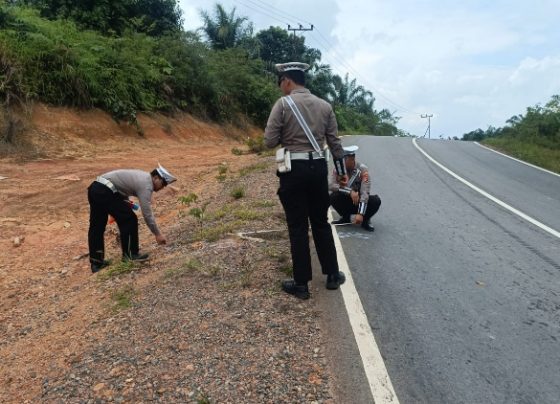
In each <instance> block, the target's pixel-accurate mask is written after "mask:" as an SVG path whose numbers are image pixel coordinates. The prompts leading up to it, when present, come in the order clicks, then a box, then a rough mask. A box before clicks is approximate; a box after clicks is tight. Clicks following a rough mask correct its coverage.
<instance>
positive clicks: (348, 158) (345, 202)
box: [330, 145, 381, 231]
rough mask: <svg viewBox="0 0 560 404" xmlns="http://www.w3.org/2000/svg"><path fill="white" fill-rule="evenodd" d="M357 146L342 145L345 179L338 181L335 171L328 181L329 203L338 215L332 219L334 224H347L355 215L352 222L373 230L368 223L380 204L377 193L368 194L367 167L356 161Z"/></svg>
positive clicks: (369, 182)
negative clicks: (346, 177) (346, 175)
mask: <svg viewBox="0 0 560 404" xmlns="http://www.w3.org/2000/svg"><path fill="white" fill-rule="evenodd" d="M357 151H358V146H355V145H354V146H347V147H344V164H345V166H346V172H347V173H348V180H347V181H340V180H339V179H338V176H337V175H336V172H333V177H332V180H331V183H330V190H331V192H332V193H331V205H332V207H333V208H334V209H335V210H336V212H337V213H338V214H339V215H340V219H338V220H335V221H333V224H335V225H341V224H349V223H351V221H350V216H351V215H355V218H354V223H356V224H359V225H361V226H362V228H363V229H364V230H367V231H374V228H373V226H372V225H371V224H370V223H369V221H370V219H371V217H372V216H373V215H375V214H376V213H377V211H378V210H379V206H381V199H380V198H379V196H378V195H370V192H371V176H370V173H369V170H368V167H367V166H366V165H365V164H362V163H360V162H358V161H356V152H357Z"/></svg>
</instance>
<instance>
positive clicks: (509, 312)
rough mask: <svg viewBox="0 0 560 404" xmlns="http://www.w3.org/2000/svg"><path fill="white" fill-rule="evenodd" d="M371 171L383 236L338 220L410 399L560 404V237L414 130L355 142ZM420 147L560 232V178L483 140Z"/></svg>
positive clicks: (376, 326) (367, 304) (376, 327)
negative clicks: (502, 204)
mask: <svg viewBox="0 0 560 404" xmlns="http://www.w3.org/2000/svg"><path fill="white" fill-rule="evenodd" d="M344 143H345V144H346V145H348V144H358V145H359V146H360V151H359V152H358V159H359V160H361V161H362V162H364V163H365V164H367V165H368V166H369V167H370V169H371V170H372V172H373V180H374V183H373V189H374V190H375V193H378V194H379V195H380V196H381V200H382V205H381V209H380V211H379V213H378V214H377V215H376V216H375V217H374V219H373V222H372V223H373V225H374V226H375V232H374V233H367V232H364V231H363V230H361V229H359V228H356V227H353V226H345V227H338V228H337V231H338V234H339V236H340V238H341V241H342V245H343V248H344V251H345V253H346V258H347V260H348V263H349V265H350V268H351V270H352V274H353V277H354V281H355V283H356V285H357V289H358V293H359V294H360V297H361V300H362V303H363V305H364V308H365V310H366V312H367V316H368V319H369V321H370V324H371V327H372V329H373V332H374V334H375V337H376V339H377V343H378V344H379V347H380V350H381V353H382V355H383V357H384V358H385V364H386V366H387V369H388V371H389V375H390V377H391V380H392V382H393V386H394V388H395V391H396V393H397V396H398V398H399V400H400V402H401V403H558V402H560V239H558V238H556V237H554V236H552V235H551V234H549V233H546V232H545V231H543V230H541V229H539V228H538V227H536V226H534V225H532V224H530V223H528V222H526V221H525V220H523V219H521V218H519V217H517V216H515V215H514V214H512V213H510V212H508V211H507V210H505V209H504V208H502V207H499V206H498V205H496V204H495V203H494V202H491V201H490V200H488V199H487V198H485V197H483V196H482V195H480V194H478V193H476V192H475V191H473V190H472V189H470V188H468V187H467V186H465V185H464V184H462V183H460V182H459V181H457V180H456V179H454V178H453V177H451V176H450V175H449V174H447V173H445V172H444V171H442V170H441V169H440V168H438V167H437V166H435V165H434V164H433V163H431V162H430V161H428V160H427V159H426V158H425V157H424V156H423V155H422V154H421V153H420V152H419V151H418V150H417V149H416V148H415V147H414V145H413V144H412V142H411V139H408V138H383V137H365V136H364V137H356V138H346V139H345V140H344ZM418 145H419V146H420V147H421V148H423V149H424V150H425V151H426V152H427V153H428V154H430V155H431V156H432V157H433V158H434V159H436V160H438V161H439V162H440V163H442V164H443V165H445V166H446V167H447V168H449V169H451V170H453V171H454V172H455V173H457V174H458V175H460V176H463V177H464V178H465V179H466V180H468V181H470V182H472V183H473V184H474V185H476V186H478V187H479V188H482V189H483V190H485V191H487V192H489V193H490V194H492V195H493V196H495V197H497V198H499V199H501V200H503V201H504V202H506V203H507V204H509V205H511V206H513V207H514V208H516V209H518V210H521V211H522V212H524V213H526V214H528V215H529V216H532V217H533V218H535V219H536V220H538V221H540V222H542V223H544V224H545V225H547V226H549V227H551V228H553V229H555V230H557V231H560V177H556V176H553V175H551V174H547V173H544V172H541V171H538V170H536V169H534V168H531V167H527V166H525V165H523V164H520V163H518V162H515V161H512V160H510V159H507V158H505V157H502V156H500V155H497V154H495V153H492V152H491V151H488V150H485V149H483V148H481V147H479V146H477V145H475V144H473V143H467V142H457V141H441V140H438V141H434V140H432V141H429V140H420V141H418Z"/></svg>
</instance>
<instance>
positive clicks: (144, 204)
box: [101, 170, 160, 235]
mask: <svg viewBox="0 0 560 404" xmlns="http://www.w3.org/2000/svg"><path fill="white" fill-rule="evenodd" d="M101 176H102V177H103V178H106V179H108V180H109V181H111V182H112V183H113V185H114V186H115V188H117V191H118V192H119V193H120V194H121V195H123V196H126V197H129V196H135V197H137V198H138V202H139V203H140V209H142V215H143V216H144V220H145V221H146V225H147V226H148V228H149V229H150V231H151V232H152V233H153V234H154V235H158V234H160V231H159V229H158V226H157V224H156V219H155V217H154V214H153V212H152V194H153V193H154V184H153V182H152V175H151V174H150V173H147V172H146V171H142V170H115V171H110V172H108V173H106V174H103V175H101Z"/></svg>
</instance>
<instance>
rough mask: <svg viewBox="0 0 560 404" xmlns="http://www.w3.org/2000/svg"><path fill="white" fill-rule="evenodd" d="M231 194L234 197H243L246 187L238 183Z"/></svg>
mask: <svg viewBox="0 0 560 404" xmlns="http://www.w3.org/2000/svg"><path fill="white" fill-rule="evenodd" d="M229 194H230V196H231V197H232V198H234V199H241V198H243V197H244V196H245V187H243V186H242V185H238V186H236V187H234V188H233V189H232V190H231V192H230V193H229Z"/></svg>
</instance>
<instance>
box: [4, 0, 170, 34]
mask: <svg viewBox="0 0 560 404" xmlns="http://www.w3.org/2000/svg"><path fill="white" fill-rule="evenodd" d="M12 3H20V4H25V5H29V6H32V7H34V8H36V9H38V10H40V12H41V16H42V17H46V18H49V19H51V20H53V19H71V20H73V21H74V22H76V24H77V25H78V26H79V27H81V28H85V29H93V30H96V31H100V32H103V33H105V34H116V35H122V34H123V33H124V32H125V31H126V30H133V31H136V32H142V33H145V34H148V35H152V36H160V35H163V34H166V33H169V32H175V31H180V29H181V11H180V9H179V7H178V5H177V3H176V1H175V0H95V1H93V0H22V1H15V2H12Z"/></svg>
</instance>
